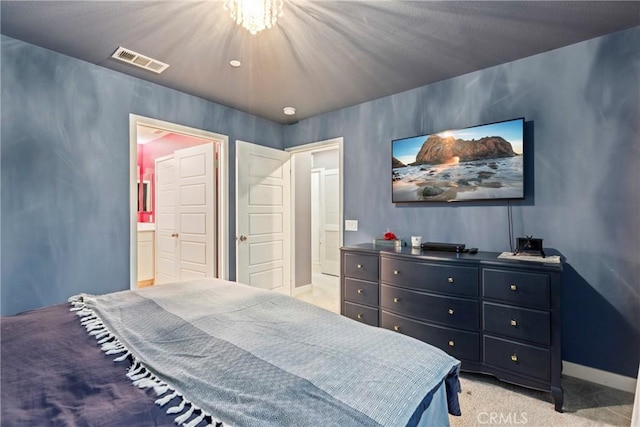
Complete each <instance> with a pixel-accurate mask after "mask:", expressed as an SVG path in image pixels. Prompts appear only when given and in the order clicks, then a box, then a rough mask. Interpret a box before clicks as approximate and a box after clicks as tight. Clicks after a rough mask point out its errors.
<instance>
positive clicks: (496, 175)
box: [391, 118, 524, 203]
mask: <svg viewBox="0 0 640 427" xmlns="http://www.w3.org/2000/svg"><path fill="white" fill-rule="evenodd" d="M391 146H392V147H391V151H392V161H391V168H392V173H391V180H392V201H393V203H402V202H462V201H477V200H499V199H523V198H524V156H523V154H524V118H518V119H513V120H506V121H502V122H496V123H489V124H485V125H480V126H474V127H469V128H465V129H458V130H446V131H442V132H438V133H432V134H427V135H420V136H414V137H411V138H403V139H395V140H393V141H392V142H391Z"/></svg>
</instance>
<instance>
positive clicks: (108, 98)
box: [0, 36, 282, 316]
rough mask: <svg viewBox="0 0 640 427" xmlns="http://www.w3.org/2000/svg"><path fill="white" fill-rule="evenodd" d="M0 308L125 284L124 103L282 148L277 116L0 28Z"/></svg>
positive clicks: (130, 109) (132, 109)
mask: <svg viewBox="0 0 640 427" xmlns="http://www.w3.org/2000/svg"><path fill="white" fill-rule="evenodd" d="M1 42H2V45H1V55H2V56H1V67H2V68H1V72H2V130H1V140H2V145H1V146H0V153H1V162H0V170H1V180H2V196H1V208H0V213H1V218H2V225H1V230H0V232H1V233H2V244H1V247H0V251H1V253H2V259H1V265H0V267H1V270H2V271H1V274H0V279H1V281H2V283H1V292H0V298H1V302H0V310H1V314H2V315H3V316H4V315H10V314H14V313H17V312H20V311H23V310H27V309H32V308H36V307H41V306H44V305H49V304H54V303H60V302H63V301H65V300H66V299H67V298H68V297H69V296H71V295H73V294H76V293H79V292H88V293H105V292H113V291H119V290H124V289H128V288H129V114H130V113H133V114H137V115H142V116H146V117H151V118H155V119H159V120H164V121H168V122H173V123H178V124H181V125H184V126H190V127H194V128H198V129H205V130H208V131H211V132H216V133H221V134H225V135H228V136H229V159H231V160H232V161H230V162H229V166H230V171H229V190H230V197H229V204H230V212H229V222H230V224H229V228H230V233H229V234H230V239H229V242H228V244H229V251H230V269H229V271H230V276H231V278H235V241H234V240H233V239H234V236H235V162H234V161H233V159H235V141H236V140H237V139H241V140H244V141H250V142H255V143H259V144H263V145H267V146H270V147H275V148H282V126H280V125H278V124H275V123H272V122H270V121H267V120H264V119H260V118H257V117H255V116H251V115H249V114H245V113H242V112H240V111H237V110H234V109H231V108H228V107H224V106H222V105H219V104H215V103H212V102H208V101H205V100H203V99H201V98H197V97H194V96H190V95H187V94H184V93H181V92H178V91H175V90H171V89H167V88H165V87H162V86H159V85H155V84H152V83H149V82H146V81H143V80H140V79H137V78H133V77H129V76H126V75H124V74H121V73H118V72H115V71H112V70H108V69H106V68H103V67H99V66H96V65H93V64H90V63H87V62H84V61H79V60H76V59H73V58H70V57H68V56H64V55H61V54H58V53H55V52H53V51H50V50H46V49H42V48H39V47H36V46H34V45H30V44H27V43H24V42H21V41H19V40H15V39H12V38H10V37H6V36H2V38H1Z"/></svg>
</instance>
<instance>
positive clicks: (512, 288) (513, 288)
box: [509, 285, 518, 291]
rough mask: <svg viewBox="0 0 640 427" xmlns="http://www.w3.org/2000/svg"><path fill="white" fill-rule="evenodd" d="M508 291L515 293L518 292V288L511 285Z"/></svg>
mask: <svg viewBox="0 0 640 427" xmlns="http://www.w3.org/2000/svg"><path fill="white" fill-rule="evenodd" d="M509 289H511V290H512V291H516V290H518V287H517V286H516V285H511V286H510V287H509Z"/></svg>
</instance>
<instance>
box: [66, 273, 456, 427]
mask: <svg viewBox="0 0 640 427" xmlns="http://www.w3.org/2000/svg"><path fill="white" fill-rule="evenodd" d="M70 301H71V302H72V303H73V305H74V309H75V310H77V311H78V314H79V315H80V316H81V317H83V320H82V322H83V324H84V325H85V326H86V327H87V329H88V331H89V332H90V333H91V334H92V335H95V336H96V338H97V339H98V340H99V343H100V344H101V345H102V348H103V350H104V351H105V352H107V353H108V354H116V355H118V360H124V359H125V358H132V359H133V361H134V363H133V364H132V366H131V368H130V371H129V373H128V376H129V377H130V378H131V379H132V381H134V384H135V385H138V386H140V387H153V388H154V389H155V390H156V392H157V393H158V394H159V398H158V400H157V401H156V403H158V404H159V405H166V406H169V408H168V410H167V412H168V413H175V414H176V423H178V424H183V425H185V426H188V427H195V426H196V425H199V424H200V423H201V422H203V421H210V422H212V423H213V422H221V423H223V424H224V425H237V426H253V425H255V426H258V425H259V426H271V425H272V426H288V425H290V426H304V425H314V426H317V425H336V426H347V425H348V426H374V425H388V426H403V425H417V424H418V423H419V422H420V418H421V415H422V412H423V411H424V409H425V407H426V406H428V404H429V403H430V402H431V400H432V399H433V396H434V394H435V393H436V391H438V390H441V389H442V388H443V387H445V386H446V388H447V391H448V393H447V398H448V400H449V412H451V413H454V414H459V408H458V407H457V395H456V391H458V389H459V385H458V382H457V381H458V380H457V372H458V369H459V362H458V361H457V360H455V359H453V358H451V357H450V356H448V355H447V354H446V353H444V352H442V351H441V350H439V349H436V348H434V347H432V346H429V345H427V344H424V343H422V342H420V341H417V340H414V339H412V338H409V337H406V336H403V335H400V334H397V333H394V332H390V331H387V330H383V329H378V328H372V327H369V326H365V325H362V324H359V323H357V322H355V321H353V320H350V319H347V318H345V317H342V316H338V315H336V314H334V313H330V312H328V311H326V310H323V309H321V308H318V307H315V306H312V305H310V304H307V303H304V302H301V301H298V300H295V299H293V298H290V297H287V296H284V295H280V294H277V293H274V292H269V291H264V290H260V289H256V288H251V287H248V286H245V285H240V284H236V283H232V282H226V281H222V280H217V279H206V280H199V281H193V282H183V283H175V284H170V285H161V286H154V287H151V288H144V289H141V290H138V291H125V292H118V293H113V294H107V295H102V296H90V295H85V294H82V295H79V296H76V297H73V298H71V299H70ZM447 378H448V382H445V380H446V379H447ZM443 409H445V410H446V408H443Z"/></svg>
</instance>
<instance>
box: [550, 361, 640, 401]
mask: <svg viewBox="0 0 640 427" xmlns="http://www.w3.org/2000/svg"><path fill="white" fill-rule="evenodd" d="M562 375H567V376H569V377H574V378H579V379H581V380H586V381H591V382H592V383H596V384H601V385H605V386H607V387H612V388H615V389H618V390H622V391H626V392H629V393H635V392H636V383H637V381H638V380H637V379H636V378H633V377H626V376H624V375H620V374H614V373H613V372H607V371H603V370H601V369H596V368H590V367H588V366H584V365H578V364H577V363H571V362H567V361H566V360H563V361H562Z"/></svg>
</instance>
